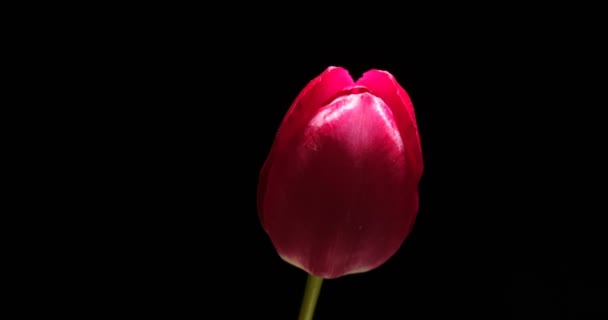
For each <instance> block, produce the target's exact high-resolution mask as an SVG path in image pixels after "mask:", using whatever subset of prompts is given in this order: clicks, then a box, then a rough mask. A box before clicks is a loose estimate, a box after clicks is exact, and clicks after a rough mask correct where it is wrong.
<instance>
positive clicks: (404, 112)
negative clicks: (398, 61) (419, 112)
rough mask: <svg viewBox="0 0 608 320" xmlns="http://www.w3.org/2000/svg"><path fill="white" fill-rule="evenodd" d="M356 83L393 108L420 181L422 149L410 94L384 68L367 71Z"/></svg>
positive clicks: (417, 178)
mask: <svg viewBox="0 0 608 320" xmlns="http://www.w3.org/2000/svg"><path fill="white" fill-rule="evenodd" d="M356 84H357V85H362V86H365V87H367V88H368V89H369V90H370V91H371V92H372V93H373V94H374V95H376V96H378V97H380V98H381V99H382V100H384V102H385V103H386V104H387V105H388V106H389V107H390V108H391V111H392V112H393V115H394V117H395V121H396V122H397V126H398V127H399V130H400V131H401V135H402V137H403V141H404V143H405V145H406V148H407V150H408V157H409V159H410V160H411V161H412V163H413V164H414V167H415V169H416V172H415V176H416V181H418V180H419V179H420V177H421V175H422V170H423V166H422V150H421V146H420V137H419V136H418V125H417V123H416V115H415V112H414V107H413V105H412V101H411V100H410V97H409V95H408V94H407V92H406V91H405V90H404V89H403V88H402V87H401V85H399V83H398V82H397V80H396V79H395V77H393V75H392V74H390V73H389V72H387V71H383V70H376V69H372V70H370V71H367V72H366V73H364V74H363V76H362V77H361V78H360V79H359V80H357V82H356Z"/></svg>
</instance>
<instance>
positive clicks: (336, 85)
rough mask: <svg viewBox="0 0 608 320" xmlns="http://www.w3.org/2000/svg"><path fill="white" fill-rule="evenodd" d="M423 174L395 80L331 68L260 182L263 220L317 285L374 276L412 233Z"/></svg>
mask: <svg viewBox="0 0 608 320" xmlns="http://www.w3.org/2000/svg"><path fill="white" fill-rule="evenodd" d="M422 169H423V164H422V152H421V148H420V139H419V136H418V128H417V124H416V118H415V115H414V109H413V106H412V103H411V101H410V98H409V96H408V94H407V93H406V92H405V90H404V89H403V88H402V87H401V86H400V85H399V84H398V83H397V81H396V80H395V78H394V77H393V76H392V75H391V74H390V73H388V72H386V71H381V70H370V71H368V72H366V73H364V74H363V76H362V77H361V78H360V79H358V80H357V81H354V80H353V79H352V78H351V76H350V75H349V73H348V71H347V70H345V69H343V68H340V67H330V68H328V69H327V70H325V71H324V72H323V73H322V74H321V75H319V76H318V77H316V78H315V79H313V80H312V81H311V82H310V83H308V85H306V87H305V88H304V89H303V90H302V91H301V92H300V94H299V95H298V97H297V98H296V99H295V101H294V102H293V104H292V105H291V107H290V108H289V110H288V111H287V114H286V115H285V117H284V118H283V121H282V123H281V125H280V127H279V129H278V131H277V134H276V136H275V140H274V142H273V145H272V148H271V150H270V153H269V155H268V157H267V159H266V161H265V163H264V166H263V168H262V170H261V172H260V176H259V184H258V193H257V205H258V212H259V218H260V221H261V224H262V226H263V228H264V230H265V231H266V233H267V234H268V236H269V238H270V240H271V242H272V244H273V245H274V247H275V249H276V250H277V252H278V254H279V256H280V257H281V258H282V259H283V260H285V261H286V262H288V263H290V264H292V265H294V266H296V267H298V268H300V269H302V270H304V271H306V272H307V273H308V274H309V275H312V276H314V277H315V278H320V279H323V278H324V279H332V278H337V277H341V276H344V275H348V274H354V273H361V272H366V271H370V270H372V269H375V268H377V267H379V266H380V265H382V264H383V263H384V262H386V261H387V260H388V259H389V258H390V257H391V256H393V255H394V254H395V252H396V251H397V250H398V249H399V247H400V246H401V244H402V243H403V241H404V240H405V238H406V237H407V235H408V234H409V232H410V231H411V229H412V226H413V224H414V220H415V217H416V213H417V211H418V184H419V181H420V178H421V175H422ZM313 279H314V278H313ZM309 282H310V278H309Z"/></svg>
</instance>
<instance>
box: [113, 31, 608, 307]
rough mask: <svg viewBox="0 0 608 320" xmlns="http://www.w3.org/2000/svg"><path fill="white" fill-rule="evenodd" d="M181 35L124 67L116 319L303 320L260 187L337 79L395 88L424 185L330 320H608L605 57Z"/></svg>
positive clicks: (117, 161)
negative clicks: (288, 124)
mask: <svg viewBox="0 0 608 320" xmlns="http://www.w3.org/2000/svg"><path fill="white" fill-rule="evenodd" d="M177 20H179V19H177ZM177 23H178V25H179V23H184V26H183V27H182V26H181V25H180V27H172V29H170V30H172V32H169V33H167V34H164V33H162V31H163V30H164V29H163V28H159V30H147V32H143V33H137V34H135V33H134V35H133V36H132V37H130V36H124V35H123V36H122V37H121V41H124V43H122V44H121V45H122V46H123V48H126V49H125V50H123V51H121V53H120V54H117V55H115V57H114V58H113V59H116V60H117V61H118V62H119V64H118V65H120V67H119V68H118V69H119V72H118V73H116V74H115V75H114V76H113V77H114V78H113V79H114V80H113V81H114V82H115V83H117V85H115V86H114V87H113V88H114V89H113V90H119V91H121V92H123V93H128V94H127V95H126V96H128V98H120V103H117V104H116V106H117V107H116V110H117V111H116V114H115V119H114V120H117V121H116V122H117V123H120V130H116V131H113V132H118V133H117V134H116V137H114V138H115V141H116V144H115V145H113V146H111V150H113V151H114V153H113V156H112V157H113V158H112V159H113V160H114V162H113V165H115V166H116V169H117V170H116V171H115V172H118V173H119V174H118V178H116V180H114V184H115V187H114V188H115V189H114V191H113V193H112V195H113V196H112V198H111V199H118V202H117V205H116V207H115V208H119V209H116V210H113V212H116V213H115V214H112V215H111V216H112V217H113V219H114V220H112V221H111V223H112V228H111V230H112V234H113V236H108V239H112V240H109V241H108V243H112V244H113V246H112V248H113V249H111V250H109V252H108V256H109V257H111V258H110V259H109V260H108V261H109V262H106V263H108V264H109V270H112V272H111V273H110V275H109V276H108V280H113V281H110V283H112V286H113V287H112V288H113V291H114V296H112V299H110V300H109V301H110V305H114V304H119V305H124V306H129V307H131V310H133V312H134V314H137V313H138V312H145V313H150V314H164V315H171V316H174V317H181V316H182V315H185V314H194V315H195V316H197V317H201V318H203V319H207V318H208V319H228V318H237V319H240V318H249V317H253V318H262V319H295V318H296V316H297V313H298V310H299V306H300V302H301V297H302V293H303V289H304V284H305V280H306V274H305V273H304V272H303V271H301V270H299V269H296V268H295V267H293V266H291V265H289V264H287V263H285V262H283V261H282V260H281V259H280V258H279V257H278V255H277V254H276V252H275V251H274V248H273V247H272V244H271V242H270V240H269V239H268V237H267V235H266V234H265V232H264V231H263V229H262V227H261V225H260V223H259V221H258V216H257V211H256V203H255V201H256V188H257V179H258V174H259V170H260V168H261V166H262V164H263V161H264V159H265V157H266V155H267V153H268V151H269V150H270V146H271V143H272V141H273V138H274V134H275V132H276V130H277V128H278V125H279V123H280V121H281V119H282V117H283V116H284V114H285V112H286V111H287V109H288V107H289V106H290V104H291V102H292V101H293V99H294V98H295V97H296V96H297V94H298V93H299V91H300V90H301V89H302V88H303V87H304V86H305V85H306V83H307V82H308V81H310V80H311V79H313V78H314V77H316V76H317V75H318V74H320V73H321V72H322V71H323V70H324V69H325V68H327V67H328V66H330V65H334V66H342V67H345V68H347V69H348V70H349V71H350V72H351V75H353V77H355V78H356V77H358V76H360V75H361V74H362V73H363V72H365V71H366V70H368V69H370V68H378V69H384V70H387V71H389V72H391V73H392V74H393V75H394V76H395V77H396V78H397V80H398V81H399V82H400V83H401V85H402V86H403V87H404V88H405V89H406V90H407V91H408V93H409V94H410V97H411V99H412V101H413V104H414V107H415V109H416V115H417V118H418V124H419V129H420V136H421V141H422V148H423V153H424V154H423V156H424V163H425V171H424V175H423V178H422V182H421V185H420V197H421V205H420V211H419V215H418V219H417V222H416V225H415V227H414V229H413V232H412V233H411V235H410V236H409V237H408V239H407V240H406V241H405V243H404V244H403V246H402V247H401V249H400V250H399V251H398V252H397V254H396V255H395V256H394V257H393V258H392V259H390V260H389V261H388V262H387V263H386V264H384V265H382V266H381V267H379V268H378V269H376V270H373V271H371V272H368V273H365V274H359V275H352V276H346V277H343V278H340V279H336V280H330V281H325V282H324V284H323V288H322V291H321V296H320V300H319V303H318V308H317V311H316V315H317V318H316V319H435V318H439V317H450V318H451V317H464V318H466V317H479V318H484V319H495V318H508V319H587V318H589V319H591V318H593V317H594V316H596V315H598V316H599V314H601V313H602V312H606V300H602V299H605V298H606V291H605V285H606V282H605V275H604V273H605V269H604V268H603V267H602V262H601V260H602V259H600V258H599V257H600V256H601V254H600V253H601V252H602V248H603V246H602V245H601V241H600V235H601V234H603V231H601V228H600V224H599V223H597V219H596V218H595V217H596V216H597V215H600V214H603V212H600V211H597V209H596V207H595V203H594V202H593V201H592V200H591V199H593V198H595V196H596V195H599V194H600V193H599V192H598V191H597V190H598V189H597V188H596V187H594V186H595V185H596V183H598V182H597V181H599V178H594V177H596V174H598V172H596V171H593V170H591V169H589V167H591V165H593V164H596V162H597V163H599V160H594V159H597V157H596V156H597V155H599V152H598V151H596V150H597V148H598V147H599V145H598V144H595V142H594V141H596V140H597V135H596V132H599V130H598V129H599V128H600V126H599V121H598V119H597V118H596V117H594V116H592V113H591V111H592V110H593V108H600V107H601V106H602V103H604V100H605V99H604V100H598V99H599V98H598V95H597V93H596V92H598V90H599V89H600V85H599V84H598V83H597V82H595V81H593V80H590V78H589V75H595V76H599V75H597V72H598V71H597V69H596V68H595V67H596V65H595V64H594V62H591V61H590V59H589V56H590V55H594V54H595V53H594V52H595V49H594V47H593V46H594V44H593V42H592V41H587V39H585V38H584V37H579V36H577V35H571V36H568V35H567V33H563V32H561V31H559V30H557V31H554V32H553V31H551V32H549V31H547V32H545V30H541V31H529V30H528V31H529V32H528V31H526V32H523V31H522V32H518V33H512V32H513V30H511V29H508V28H506V29H505V30H503V31H500V29H499V30H494V31H492V36H491V37H488V36H486V35H485V33H483V32H481V31H480V29H479V28H477V27H475V28H472V29H470V30H468V29H467V30H463V28H460V29H457V30H456V29H451V28H443V29H441V31H437V32H434V33H430V32H431V31H430V30H433V28H430V26H426V27H427V28H424V30H425V31H424V32H418V31H420V30H418V31H416V30H415V29H407V28H405V27H404V29H405V30H404V31H403V32H401V33H398V34H399V37H397V36H394V37H393V36H391V37H387V39H384V38H381V37H373V36H367V35H366V36H357V35H350V36H349V35H348V34H347V33H332V34H325V36H308V37H303V36H301V35H300V34H297V35H295V34H292V35H291V36H286V35H283V34H282V33H281V28H275V27H269V28H267V29H265V28H257V29H251V30H249V29H248V28H245V27H244V28H240V29H238V30H239V31H238V32H236V31H235V32H234V33H231V32H229V31H224V32H225V33H222V34H219V33H218V34H215V33H213V32H212V33H211V34H210V35H207V34H206V33H203V34H204V35H201V34H200V33H198V32H195V31H193V30H199V29H196V28H194V27H193V25H194V24H193V25H188V24H187V23H186V22H177ZM190 27H192V28H190ZM243 30H245V31H243ZM156 31H158V32H156ZM397 31H398V30H397ZM226 32H227V33H226ZM535 32H536V33H535ZM565 47H569V48H578V51H576V50H575V52H578V54H576V55H569V54H567V53H565V51H564V48H565ZM598 188H599V187H598ZM118 203H120V204H118ZM603 266H605V264H604V265H603ZM210 313H213V314H214V315H213V316H210V315H209V314H210Z"/></svg>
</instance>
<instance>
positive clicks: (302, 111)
mask: <svg viewBox="0 0 608 320" xmlns="http://www.w3.org/2000/svg"><path fill="white" fill-rule="evenodd" d="M352 85H353V79H352V78H351V76H350V74H349V73H348V71H346V70H345V69H343V68H340V67H329V68H327V69H326V70H325V71H323V73H321V74H320V75H319V76H318V77H316V78H314V79H313V80H312V81H310V82H309V83H308V84H307V85H306V87H304V89H302V91H301V92H300V94H299V95H298V97H297V98H296V99H295V101H294V102H293V103H292V104H291V107H290V108H289V110H288V111H287V114H286V115H285V117H284V118H283V121H282V122H281V126H280V127H279V130H278V131H277V135H276V138H275V141H274V143H273V147H272V148H271V153H270V155H269V156H268V158H267V159H266V161H265V162H264V166H263V167H262V171H261V173H260V182H259V187H258V194H257V198H258V199H257V203H258V213H259V217H260V219H262V221H263V219H264V217H263V215H262V214H261V212H262V210H261V208H260V203H261V200H262V199H261V197H262V195H263V194H264V190H265V188H266V177H267V176H268V172H267V171H268V169H269V167H270V163H271V162H272V159H273V150H274V149H275V147H274V146H275V145H277V144H281V143H290V141H291V136H292V135H293V134H294V133H297V132H298V131H297V130H298V129H300V130H301V129H302V128H303V127H304V126H306V123H307V122H308V120H310V118H312V116H313V115H314V113H315V112H316V111H317V110H318V109H319V108H320V107H322V106H323V104H324V103H327V102H328V101H327V100H328V99H330V98H331V97H332V96H334V95H336V94H337V93H338V92H340V91H341V90H342V89H344V88H346V87H350V86H352Z"/></svg>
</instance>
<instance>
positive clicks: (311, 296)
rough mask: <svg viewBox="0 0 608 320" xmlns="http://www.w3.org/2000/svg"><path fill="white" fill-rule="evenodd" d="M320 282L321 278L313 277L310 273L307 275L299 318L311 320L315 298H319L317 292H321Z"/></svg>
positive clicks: (300, 319) (321, 281) (315, 303)
mask: <svg viewBox="0 0 608 320" xmlns="http://www.w3.org/2000/svg"><path fill="white" fill-rule="evenodd" d="M322 283H323V278H319V277H315V276H313V275H312V274H309V275H308V279H306V290H305V291H304V299H303V300H302V308H301V309H300V317H299V318H298V319H299V320H312V316H313V314H314V313H315V307H316V305H317V299H318V298H319V292H321V284H322Z"/></svg>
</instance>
